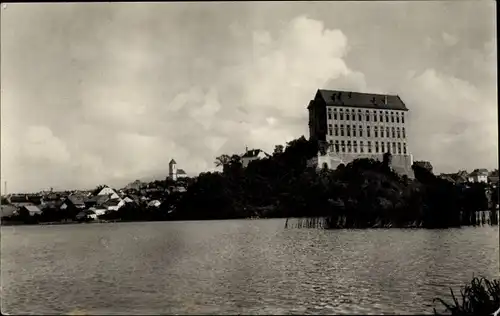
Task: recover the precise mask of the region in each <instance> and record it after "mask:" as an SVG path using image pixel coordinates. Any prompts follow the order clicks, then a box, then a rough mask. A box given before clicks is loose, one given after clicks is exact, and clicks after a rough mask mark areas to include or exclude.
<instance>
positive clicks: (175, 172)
mask: <svg viewBox="0 0 500 316" xmlns="http://www.w3.org/2000/svg"><path fill="white" fill-rule="evenodd" d="M168 178H169V179H171V180H174V181H177V179H179V178H181V179H182V178H187V173H186V171H184V170H183V169H177V162H176V161H175V160H174V159H172V160H170V162H169V163H168Z"/></svg>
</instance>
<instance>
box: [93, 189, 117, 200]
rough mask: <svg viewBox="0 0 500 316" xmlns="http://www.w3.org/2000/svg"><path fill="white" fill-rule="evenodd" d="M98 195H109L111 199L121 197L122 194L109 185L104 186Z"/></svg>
mask: <svg viewBox="0 0 500 316" xmlns="http://www.w3.org/2000/svg"><path fill="white" fill-rule="evenodd" d="M97 195H108V196H109V198H110V199H112V200H113V199H119V198H120V196H119V195H118V193H116V191H115V190H113V189H111V188H109V187H104V188H102V190H101V191H100V192H99V193H97Z"/></svg>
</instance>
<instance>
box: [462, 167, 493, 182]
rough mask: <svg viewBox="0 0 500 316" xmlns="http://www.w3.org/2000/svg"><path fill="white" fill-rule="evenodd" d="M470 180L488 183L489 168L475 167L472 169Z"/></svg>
mask: <svg viewBox="0 0 500 316" xmlns="http://www.w3.org/2000/svg"><path fill="white" fill-rule="evenodd" d="M467 180H469V182H483V183H487V182H488V170H486V169H475V170H474V171H472V172H471V173H470V174H469V176H468V179H467Z"/></svg>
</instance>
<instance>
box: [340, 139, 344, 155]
mask: <svg viewBox="0 0 500 316" xmlns="http://www.w3.org/2000/svg"><path fill="white" fill-rule="evenodd" d="M340 146H341V147H342V152H343V153H345V141H343V140H342V141H340Z"/></svg>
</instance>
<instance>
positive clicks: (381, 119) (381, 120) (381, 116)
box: [379, 111, 384, 122]
mask: <svg viewBox="0 0 500 316" xmlns="http://www.w3.org/2000/svg"><path fill="white" fill-rule="evenodd" d="M379 115H380V122H383V121H384V112H382V111H380V112H379Z"/></svg>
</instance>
